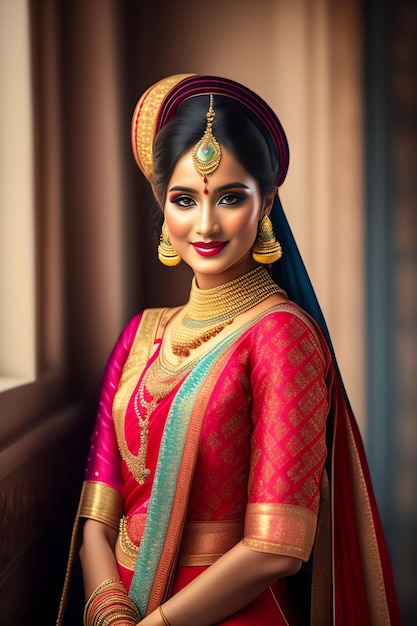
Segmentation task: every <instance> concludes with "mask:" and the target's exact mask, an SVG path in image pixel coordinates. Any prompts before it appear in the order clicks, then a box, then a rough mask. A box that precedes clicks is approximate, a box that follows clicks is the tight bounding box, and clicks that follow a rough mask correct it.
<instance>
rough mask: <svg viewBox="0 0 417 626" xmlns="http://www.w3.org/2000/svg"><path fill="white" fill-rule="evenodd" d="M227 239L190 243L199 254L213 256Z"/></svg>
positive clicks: (225, 244) (223, 246) (225, 243)
mask: <svg viewBox="0 0 417 626" xmlns="http://www.w3.org/2000/svg"><path fill="white" fill-rule="evenodd" d="M227 243H228V242H227V241H195V242H193V243H191V245H192V246H193V248H194V250H195V251H196V252H197V254H199V255H200V256H215V255H216V254H220V252H221V251H222V250H223V249H224V248H225V247H226V246H227Z"/></svg>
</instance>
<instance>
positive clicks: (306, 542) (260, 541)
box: [243, 504, 317, 561]
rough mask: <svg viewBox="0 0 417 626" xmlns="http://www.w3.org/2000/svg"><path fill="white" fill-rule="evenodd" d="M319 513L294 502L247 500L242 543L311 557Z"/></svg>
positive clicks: (256, 547) (306, 557) (251, 546)
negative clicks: (256, 502)
mask: <svg viewBox="0 0 417 626" xmlns="http://www.w3.org/2000/svg"><path fill="white" fill-rule="evenodd" d="M316 525H317V516H316V515H315V514H314V513H313V512H312V511H310V510H309V509H305V508H303V507H299V506H295V505H293V504H248V506H247V508H246V518H245V537H244V539H243V545H245V546H246V547H248V548H251V549H252V550H257V551H258V552H269V553H271V554H281V555H284V556H292V557H295V558H297V559H301V560H302V561H308V559H309V557H310V552H311V549H312V547H313V543H314V536H315V532H316Z"/></svg>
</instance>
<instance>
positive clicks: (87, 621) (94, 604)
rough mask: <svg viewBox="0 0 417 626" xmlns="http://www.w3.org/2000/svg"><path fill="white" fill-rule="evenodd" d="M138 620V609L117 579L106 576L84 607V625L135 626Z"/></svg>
mask: <svg viewBox="0 0 417 626" xmlns="http://www.w3.org/2000/svg"><path fill="white" fill-rule="evenodd" d="M139 621H140V614H139V611H138V609H137V607H136V605H135V604H134V603H133V602H132V600H131V599H130V598H129V597H128V595H127V593H126V589H125V587H124V585H123V583H122V581H121V580H119V579H114V578H108V579H106V580H104V581H103V582H102V583H100V585H98V587H96V588H95V589H94V591H93V592H92V594H91V595H90V597H89V598H88V600H87V602H86V604H85V607H84V614H83V623H84V626H96V625H97V624H100V626H116V625H117V624H123V625H124V626H126V624H131V625H132V626H135V625H136V624H137V623H138V622H139Z"/></svg>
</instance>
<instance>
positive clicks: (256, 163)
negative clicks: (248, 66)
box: [152, 95, 279, 207]
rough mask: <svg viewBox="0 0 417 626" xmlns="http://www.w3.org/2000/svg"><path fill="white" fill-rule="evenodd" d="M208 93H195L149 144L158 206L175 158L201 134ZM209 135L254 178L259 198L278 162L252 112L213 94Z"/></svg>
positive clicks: (266, 190) (267, 188)
mask: <svg viewBox="0 0 417 626" xmlns="http://www.w3.org/2000/svg"><path fill="white" fill-rule="evenodd" d="M208 108H209V96H208V95H207V96H195V97H193V98H190V99H189V100H186V101H185V102H183V103H182V104H181V106H180V107H179V108H178V110H177V112H176V113H175V116H174V117H173V118H172V119H171V120H170V121H169V122H168V123H167V124H166V125H165V126H164V127H163V128H162V130H161V131H160V132H159V133H158V135H157V137H156V140H155V143H154V146H153V181H152V185H153V189H154V193H155V195H156V197H157V199H158V201H159V204H160V206H161V207H163V206H164V204H165V197H166V190H167V186H168V183H169V180H170V178H171V176H172V172H173V170H174V168H175V165H176V163H177V161H178V160H179V159H180V158H181V157H182V156H183V155H184V154H185V153H186V152H188V150H190V149H191V148H192V147H193V146H194V145H195V144H196V143H197V142H198V141H199V140H200V139H201V137H202V136H203V134H204V131H205V129H206V125H207V119H206V113H207V110H208ZM213 108H214V111H215V114H216V117H215V119H214V122H213V135H214V136H215V138H216V139H217V141H218V142H219V143H220V144H221V145H222V146H224V147H225V148H226V149H227V150H229V152H230V153H231V154H232V155H233V156H234V157H235V158H236V159H237V160H238V161H239V163H240V164H241V165H242V166H243V167H244V168H245V170H246V171H247V172H249V174H250V175H251V176H253V178H255V179H256V180H257V181H258V184H259V188H260V191H261V194H262V196H263V197H265V196H266V195H268V194H269V193H271V192H272V191H273V189H274V186H275V181H276V179H277V172H278V167H279V164H278V161H277V158H276V154H275V150H274V148H273V147H272V145H271V143H270V141H269V140H268V135H267V133H266V130H265V129H264V128H263V126H262V124H261V123H260V121H259V120H258V119H257V118H256V116H255V115H254V114H252V113H251V111H250V110H249V109H247V108H246V107H245V106H244V105H242V104H241V103H240V102H238V101H236V100H232V99H231V98H227V97H225V96H214V98H213Z"/></svg>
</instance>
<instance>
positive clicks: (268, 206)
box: [261, 187, 278, 219]
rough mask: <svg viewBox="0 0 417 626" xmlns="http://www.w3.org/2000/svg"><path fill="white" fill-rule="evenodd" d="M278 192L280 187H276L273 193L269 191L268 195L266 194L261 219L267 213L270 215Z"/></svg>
mask: <svg viewBox="0 0 417 626" xmlns="http://www.w3.org/2000/svg"><path fill="white" fill-rule="evenodd" d="M277 193H278V187H274V190H273V191H271V193H269V194H268V195H267V196H265V198H264V203H263V206H262V211H261V219H262V218H263V217H265V215H269V214H270V213H271V211H272V206H273V204H274V200H275V196H276V195H277Z"/></svg>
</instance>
